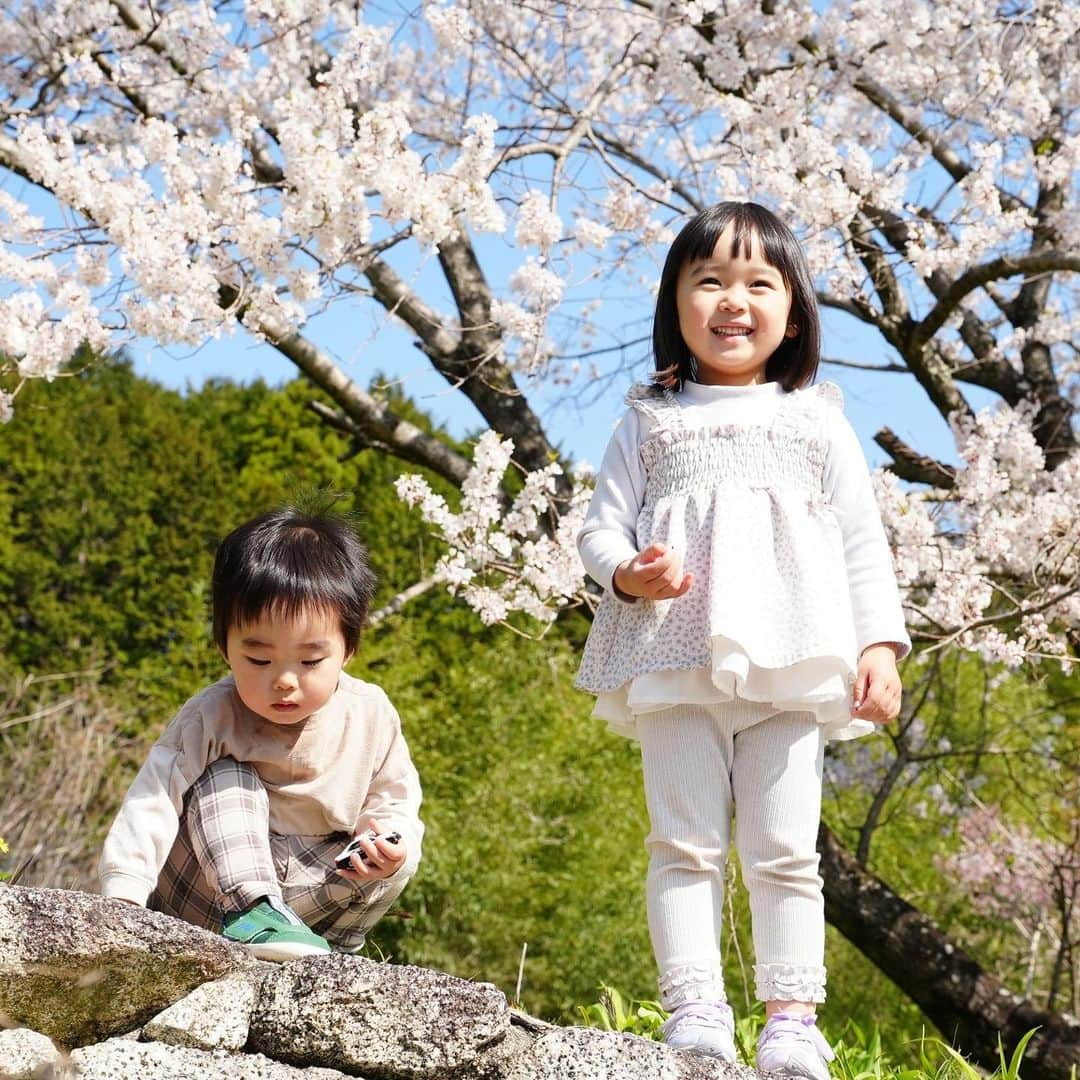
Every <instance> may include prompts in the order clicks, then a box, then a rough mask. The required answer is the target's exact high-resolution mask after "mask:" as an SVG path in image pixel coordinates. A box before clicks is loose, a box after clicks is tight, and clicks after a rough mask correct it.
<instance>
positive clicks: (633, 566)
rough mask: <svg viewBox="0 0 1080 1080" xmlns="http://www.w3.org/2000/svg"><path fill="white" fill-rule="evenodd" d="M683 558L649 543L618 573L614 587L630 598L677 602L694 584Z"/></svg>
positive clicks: (621, 567) (619, 567)
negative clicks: (687, 572) (637, 597)
mask: <svg viewBox="0 0 1080 1080" xmlns="http://www.w3.org/2000/svg"><path fill="white" fill-rule="evenodd" d="M682 567H683V561H682V556H681V555H680V554H679V553H678V552H677V551H673V550H672V549H671V548H669V547H666V546H665V545H664V544H650V545H649V546H648V547H647V548H645V549H644V551H639V552H638V553H637V555H635V556H634V557H633V558H632V559H627V561H626V562H624V563H622V564H621V565H619V566H618V567H617V568H616V570H615V577H614V580H613V582H612V583H613V584H614V586H615V588H616V589H617V590H618V591H619V592H621V593H625V594H626V595H627V596H641V597H644V598H645V599H646V600H674V599H675V598H676V597H677V596H684V595H685V594H686V593H687V592H689V590H690V586H691V585H693V584H694V575H693V574H684V573H683V568H682Z"/></svg>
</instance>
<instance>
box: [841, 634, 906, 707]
mask: <svg viewBox="0 0 1080 1080" xmlns="http://www.w3.org/2000/svg"><path fill="white" fill-rule="evenodd" d="M900 691H901V686H900V673H899V672H898V671H897V670H896V652H895V651H894V649H893V647H892V645H890V644H888V643H881V644H877V645H868V646H867V647H866V648H865V649H863V651H862V656H860V657H859V670H858V674H857V675H856V676H855V686H854V690H853V693H852V707H851V715H852V716H854V717H858V718H859V719H860V720H870V721H872V722H873V723H875V724H887V723H888V722H889V721H890V720H895V719H896V718H897V716H899V715H900Z"/></svg>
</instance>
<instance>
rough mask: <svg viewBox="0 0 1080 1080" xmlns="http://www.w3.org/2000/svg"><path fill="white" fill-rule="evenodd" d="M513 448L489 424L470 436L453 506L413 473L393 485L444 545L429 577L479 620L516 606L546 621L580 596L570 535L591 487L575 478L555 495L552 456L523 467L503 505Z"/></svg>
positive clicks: (505, 615) (500, 619) (499, 619)
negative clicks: (540, 465)
mask: <svg viewBox="0 0 1080 1080" xmlns="http://www.w3.org/2000/svg"><path fill="white" fill-rule="evenodd" d="M513 451H514V444H513V443H512V442H511V441H510V440H509V439H501V438H499V436H498V435H497V434H496V433H494V432H491V431H489V432H486V433H485V434H484V435H482V436H481V437H480V438H479V439H478V440H477V442H476V446H475V449H474V452H473V467H472V469H471V470H470V472H469V475H468V477H467V479H466V480H465V482H464V484H463V485H462V490H461V496H462V497H461V505H460V507H459V508H458V511H457V512H456V513H455V512H453V511H452V510H451V509H450V507H449V505H448V504H447V502H446V500H445V499H444V498H443V497H442V496H441V495H439V494H437V493H436V492H434V491H432V489H431V486H430V485H429V484H428V482H427V481H426V480H425V479H424V478H423V477H422V476H420V475H419V474H417V473H409V474H405V475H403V476H400V477H399V478H398V479H397V481H395V488H396V490H397V494H398V497H399V498H401V499H402V500H403V501H404V502H406V503H407V504H409V505H411V506H415V507H417V508H418V509H419V511H420V514H421V516H422V517H423V519H424V521H426V522H427V523H428V524H429V525H430V526H431V527H432V530H433V532H434V533H435V534H436V535H437V536H438V537H439V538H440V539H441V540H442V541H443V542H444V543H445V544H446V545H447V548H448V550H447V553H446V554H445V555H443V556H442V558H440V560H439V562H438V564H437V565H436V567H435V575H436V577H437V578H438V579H439V580H441V581H442V582H444V583H445V584H446V587H447V588H448V589H449V590H450V591H451V592H452V593H454V594H455V595H459V596H461V597H462V599H464V601H465V602H466V603H467V604H468V605H469V607H471V608H472V609H473V610H474V611H475V612H476V613H477V614H478V615H479V616H480V618H481V620H483V622H484V623H486V624H488V625H491V624H493V623H506V622H507V620H508V619H509V617H510V615H511V614H513V613H514V612H522V613H524V614H525V615H527V616H529V617H530V618H532V619H534V620H536V621H537V622H539V623H540V624H541V625H542V626H544V627H546V626H547V625H549V624H550V623H551V622H552V621H553V620H554V619H555V618H556V616H557V615H558V614H559V612H560V611H561V610H563V608H565V607H566V606H567V604H569V603H572V602H575V601H576V600H578V599H579V598H580V593H581V591H582V587H583V574H584V571H583V570H582V567H581V560H580V558H579V557H578V553H577V545H576V541H577V534H578V531H579V530H580V529H581V526H582V523H583V522H584V518H585V510H586V508H587V506H588V501H589V497H590V495H591V490H590V489H589V488H588V487H587V486H584V485H583V484H581V483H580V482H578V483H577V484H575V486H574V487H573V489H572V491H571V493H570V494H569V496H567V497H560V496H559V494H558V480H559V477H560V476H562V468H561V466H560V465H559V464H558V463H557V462H553V463H552V464H550V465H548V466H547V467H546V468H544V469H542V470H539V471H535V472H530V473H527V474H526V475H525V477H524V482H523V484H522V487H521V490H520V491H519V492H518V493H517V495H516V496H515V497H514V498H513V500H512V501H511V502H510V504H509V506H507V504H506V501H505V499H504V497H503V494H502V485H503V480H504V478H505V476H506V471H507V469H508V468H509V466H510V458H511V455H512V454H513Z"/></svg>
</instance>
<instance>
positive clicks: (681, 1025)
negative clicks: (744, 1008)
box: [660, 1001, 735, 1062]
mask: <svg viewBox="0 0 1080 1080" xmlns="http://www.w3.org/2000/svg"><path fill="white" fill-rule="evenodd" d="M660 1034H661V1035H662V1036H663V1040H664V1042H665V1043H667V1045H668V1046H670V1047H672V1049H674V1050H694V1051H696V1052H697V1053H699V1054H706V1055H707V1056H708V1057H714V1058H719V1059H720V1060H721V1061H727V1062H734V1061H735V1017H734V1016H732V1013H731V1009H730V1008H728V1006H727V1005H726V1004H724V1002H722V1001H687V1002H686V1003H685V1004H683V1005H680V1006H679V1007H678V1008H677V1009H676V1010H675V1011H674V1012H673V1013H672V1014H671V1016H669V1017H668V1019H667V1020H666V1021H665V1022H664V1025H663V1027H661V1029H660Z"/></svg>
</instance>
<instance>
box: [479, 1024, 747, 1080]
mask: <svg viewBox="0 0 1080 1080" xmlns="http://www.w3.org/2000/svg"><path fill="white" fill-rule="evenodd" d="M473 1075H474V1078H475V1080H760V1076H759V1074H758V1073H756V1072H755V1071H754V1070H753V1069H750V1068H747V1067H746V1066H745V1065H727V1064H725V1063H724V1062H721V1061H716V1060H714V1059H711V1058H706V1057H702V1056H701V1055H700V1054H692V1053H687V1052H686V1051H681V1050H672V1049H670V1048H669V1047H666V1046H663V1045H662V1044H660V1043H657V1042H653V1041H652V1040H651V1039H643V1038H640V1037H639V1036H637V1035H627V1034H619V1033H617V1032H614V1031H597V1030H594V1029H591V1028H555V1029H553V1030H552V1031H550V1032H548V1033H547V1034H545V1035H541V1036H540V1038H538V1039H537V1040H536V1041H535V1042H533V1043H532V1045H531V1046H530V1047H528V1048H527V1049H525V1050H523V1051H520V1052H518V1053H517V1054H515V1055H513V1056H512V1057H507V1058H503V1059H502V1060H492V1059H489V1060H487V1061H485V1062H484V1063H483V1065H482V1067H481V1068H480V1069H478V1070H477V1071H476V1072H475V1073H474V1074H473Z"/></svg>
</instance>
